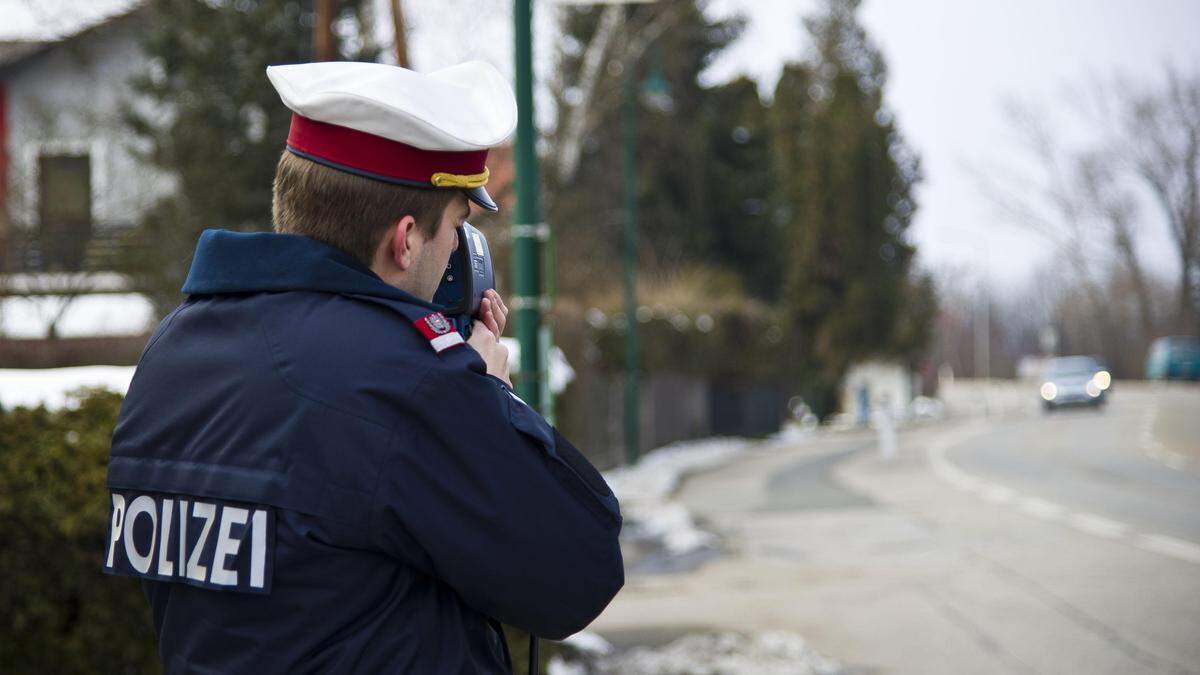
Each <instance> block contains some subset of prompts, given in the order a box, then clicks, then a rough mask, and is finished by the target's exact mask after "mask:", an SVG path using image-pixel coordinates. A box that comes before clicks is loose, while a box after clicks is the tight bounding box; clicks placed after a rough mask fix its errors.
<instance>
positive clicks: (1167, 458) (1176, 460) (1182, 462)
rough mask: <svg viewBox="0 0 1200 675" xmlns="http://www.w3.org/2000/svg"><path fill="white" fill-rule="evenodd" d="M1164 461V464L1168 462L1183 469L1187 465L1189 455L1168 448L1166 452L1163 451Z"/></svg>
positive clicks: (1173, 466)
mask: <svg viewBox="0 0 1200 675" xmlns="http://www.w3.org/2000/svg"><path fill="white" fill-rule="evenodd" d="M1162 462H1163V464H1166V465H1167V466H1168V467H1170V468H1172V469H1175V470H1176V471H1178V470H1180V469H1182V468H1183V467H1185V466H1187V456H1186V455H1184V454H1183V453H1181V452H1175V451H1173V450H1168V451H1166V452H1165V453H1163V458H1162Z"/></svg>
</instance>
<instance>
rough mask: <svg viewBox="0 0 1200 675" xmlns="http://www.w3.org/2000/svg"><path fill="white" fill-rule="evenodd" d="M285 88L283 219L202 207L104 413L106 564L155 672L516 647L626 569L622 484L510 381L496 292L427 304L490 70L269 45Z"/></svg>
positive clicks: (463, 200) (490, 138)
mask: <svg viewBox="0 0 1200 675" xmlns="http://www.w3.org/2000/svg"><path fill="white" fill-rule="evenodd" d="M267 74H268V76H269V78H270V80H271V82H272V84H273V85H274V86H275V88H276V89H277V91H278V92H279V94H280V96H281V97H282V99H283V102H284V103H285V104H286V105H287V106H288V107H289V108H290V109H291V110H292V111H293V112H294V116H293V119H292V127H291V131H290V134H289V137H288V143H287V150H286V151H285V152H284V153H283V156H282V158H281V159H280V162H279V166H278V170H277V172H276V175H275V183H274V207H273V214H274V223H275V230H276V231H275V232H274V233H235V232H226V231H219V230H209V231H206V232H205V233H204V234H203V235H202V236H201V238H200V242H199V245H198V246H197V249H196V253H195V257H194V260H193V263H192V268H191V270H190V273H189V275H188V279H187V282H186V284H185V286H184V289H183V290H184V292H185V293H186V294H187V295H188V297H187V300H186V301H185V302H184V303H183V304H182V305H181V306H180V307H179V308H178V309H176V310H175V311H174V312H172V313H171V314H170V315H168V316H167V317H166V318H165V319H164V320H163V322H162V323H161V325H160V326H159V327H158V330H157V331H155V333H154V335H153V337H151V339H150V342H149V344H148V345H147V347H146V350H145V352H144V353H143V354H142V358H141V361H140V362H139V364H138V368H137V372H136V373H135V375H134V378H133V382H132V384H131V385H130V389H129V394H128V396H127V397H126V399H125V403H124V406H123V407H122V409H121V415H120V419H119V421H118V423H117V427H116V431H115V432H114V435H113V444H112V451H111V455H112V456H111V460H110V463H109V469H108V486H109V489H110V491H111V500H112V510H111V522H110V528H109V537H108V538H107V542H106V544H107V545H106V549H105V551H104V560H105V567H104V568H105V571H107V572H109V573H112V574H121V575H131V576H136V577H139V578H141V579H142V580H143V581H142V583H143V588H144V590H145V592H146V595H147V597H148V599H149V602H150V605H151V608H152V610H153V618H154V624H155V627H156V630H157V634H158V638H159V645H160V653H161V656H162V659H163V663H164V666H165V668H166V670H167V671H168V672H172V673H191V672H205V673H255V674H256V675H262V674H266V673H295V672H322V673H330V672H369V673H383V672H412V673H495V672H509V671H511V667H512V666H511V659H510V657H509V654H508V652H507V647H506V646H505V642H504V640H503V636H502V634H501V632H500V622H504V623H508V624H511V625H513V626H517V627H520V628H523V629H525V630H527V631H529V632H531V633H533V634H536V635H539V636H542V637H546V638H551V639H561V638H563V637H565V636H567V635H570V634H572V633H574V632H576V631H579V630H580V629H582V628H583V627H585V626H586V625H588V623H589V622H591V621H592V619H594V618H595V617H596V616H597V615H598V614H599V613H600V611H601V610H602V609H603V608H604V607H605V605H607V604H608V602H609V601H610V600H611V599H612V597H613V596H614V595H615V594H616V592H617V591H618V589H620V587H621V585H622V584H623V581H624V576H623V570H622V564H621V554H620V549H619V547H618V545H617V535H618V533H619V531H620V527H621V516H620V512H619V509H618V505H617V501H616V499H615V497H614V496H613V494H612V492H611V491H610V490H609V488H608V486H607V485H605V483H604V481H603V479H602V478H601V477H600V475H599V474H598V473H597V472H596V470H595V469H594V468H593V467H592V466H591V465H589V464H588V462H587V461H586V460H585V459H584V458H583V456H582V455H581V454H580V453H579V452H578V451H577V450H576V449H575V448H574V447H573V446H572V445H571V444H570V443H569V442H568V441H567V440H566V439H564V438H563V437H562V436H561V435H560V434H559V433H558V432H557V431H556V430H555V429H554V428H553V427H551V426H550V425H548V424H547V423H546V422H545V420H544V419H542V418H541V417H540V416H539V415H538V414H537V413H536V412H534V411H533V410H531V409H530V408H529V407H528V406H526V405H525V404H524V403H523V402H522V401H521V400H520V399H519V398H517V397H516V396H515V395H514V394H513V393H512V391H511V389H510V382H509V374H508V366H507V353H506V352H505V350H504V347H503V346H502V345H501V344H499V343H498V342H497V337H498V336H499V335H500V334H501V333H502V332H503V330H504V324H505V320H506V316H507V312H508V310H507V308H506V306H505V304H504V301H503V300H502V299H501V297H500V296H499V295H497V294H495V292H489V294H488V296H487V298H486V299H485V300H484V301H483V303H482V305H483V306H482V311H481V316H480V317H479V319H480V320H479V321H478V322H477V323H475V324H474V330H473V331H472V334H471V338H470V341H469V342H464V340H463V338H462V336H461V335H460V334H459V333H458V332H456V331H454V330H453V327H452V326H451V325H450V323H449V322H448V320H447V318H446V317H444V316H443V315H442V314H440V312H439V308H438V307H437V306H435V305H433V304H432V303H431V301H432V298H433V295H434V291H435V290H436V288H437V287H438V283H439V280H440V279H441V276H442V273H443V271H444V269H445V268H446V264H447V261H448V258H449V256H450V255H451V253H452V252H453V250H454V249H455V247H456V246H457V239H456V234H455V227H456V226H458V225H460V224H461V223H462V222H463V220H464V219H465V218H466V217H467V215H468V214H469V212H470V205H469V203H474V204H476V205H478V206H479V207H481V208H484V209H488V210H492V211H494V210H496V205H495V203H494V202H493V200H492V198H491V197H490V196H489V195H488V193H487V190H486V189H485V187H484V186H485V184H486V182H487V179H488V171H487V169H486V168H485V166H484V161H485V159H486V157H487V150H488V148H489V147H493V146H495V145H497V144H500V143H502V142H504V141H505V140H506V139H507V138H508V137H509V136H510V135H511V133H512V131H513V129H514V127H515V125H516V104H515V100H514V97H513V94H512V91H511V89H510V88H509V86H508V84H507V82H505V80H504V78H503V77H502V76H501V75H500V74H499V73H498V72H496V70H495V69H493V68H492V67H490V66H488V65H486V64H482V63H477V62H474V63H465V64H462V65H459V66H455V67H452V68H447V69H444V70H440V71H437V72H434V73H430V74H418V73H415V72H412V71H409V70H405V69H401V68H396V67H393V66H387V65H381V64H364V63H318V64H305V65H292V66H279V67H272V68H269V69H268V71H267Z"/></svg>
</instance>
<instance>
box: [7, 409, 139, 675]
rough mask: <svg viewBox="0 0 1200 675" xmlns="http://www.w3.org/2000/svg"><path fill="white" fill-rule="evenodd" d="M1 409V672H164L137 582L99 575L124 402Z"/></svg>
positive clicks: (101, 573)
mask: <svg viewBox="0 0 1200 675" xmlns="http://www.w3.org/2000/svg"><path fill="white" fill-rule="evenodd" d="M76 400H77V403H78V405H77V406H76V407H73V408H70V409H64V410H57V411H49V410H46V409H45V408H42V407H39V408H33V409H28V408H16V409H14V410H8V411H4V410H0V579H2V580H3V581H2V582H0V672H4V673H35V672H36V673H108V672H111V673H139V672H158V671H159V670H160V668H159V665H158V657H157V652H156V645H155V640H154V632H153V627H152V625H151V623H150V614H149V609H148V607H147V604H146V600H145V598H144V597H143V596H142V593H141V590H140V589H139V588H138V586H137V583H136V582H134V581H133V580H130V579H121V578H115V577H110V576H108V575H106V574H104V573H103V572H101V567H102V565H103V558H102V556H103V551H104V543H105V535H106V533H107V519H108V506H107V502H106V498H107V494H108V493H107V491H106V490H105V465H106V462H107V460H108V447H109V442H110V440H111V438H112V430H113V425H114V424H115V423H116V419H117V413H118V411H119V410H120V406H121V396H120V395H118V394H114V393H111V392H103V391H93V392H86V393H84V392H81V393H80V394H79V396H78V397H77V399H76Z"/></svg>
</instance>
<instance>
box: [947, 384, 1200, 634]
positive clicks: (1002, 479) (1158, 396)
mask: <svg viewBox="0 0 1200 675" xmlns="http://www.w3.org/2000/svg"><path fill="white" fill-rule="evenodd" d="M1189 436H1190V437H1189ZM945 457H946V459H948V460H949V461H950V462H951V463H952V464H953V465H955V466H957V467H959V468H960V469H962V470H963V471H965V472H968V473H969V474H971V475H974V476H977V477H979V478H982V479H984V480H987V481H989V482H991V483H993V484H996V485H1000V486H1003V487H1006V488H1011V489H1013V490H1015V491H1019V492H1020V493H1022V494H1023V495H1027V496H1030V497H1033V498H1037V499H1042V500H1046V501H1048V502H1049V503H1050V504H1052V505H1060V506H1062V507H1064V509H1066V510H1067V511H1068V512H1071V513H1082V514H1086V515H1094V516H1096V517H1098V518H1100V519H1104V520H1109V521H1112V522H1114V523H1118V524H1121V525H1125V526H1127V528H1129V529H1131V530H1133V531H1137V532H1146V533H1154V534H1162V535H1165V536H1170V537H1177V538H1180V539H1183V540H1186V541H1191V542H1196V543H1197V545H1200V461H1197V460H1200V395H1198V392H1195V391H1189V390H1187V389H1183V388H1178V387H1158V388H1155V387H1145V386H1140V387H1128V386H1127V387H1126V391H1118V392H1115V393H1114V396H1113V397H1112V398H1111V400H1110V402H1109V404H1108V405H1107V406H1105V407H1104V408H1102V409H1100V410H1093V409H1090V408H1089V409H1065V410H1059V411H1055V412H1053V413H1049V414H1044V415H1035V416H1033V417H1031V418H1028V419H1020V420H1015V421H1012V422H1010V423H1008V424H1004V425H1000V426H998V427H995V428H994V429H993V430H991V431H990V432H988V433H986V434H983V435H980V436H977V437H974V438H972V439H971V440H970V442H969V443H965V444H962V445H959V446H958V447H955V448H952V449H949V450H948V451H947V452H946V453H945ZM1009 501H1013V499H1010V500H1009ZM1051 510H1053V509H1052V507H1051ZM1096 522H1102V521H1096ZM1197 602H1200V599H1197ZM1197 639H1200V636H1197Z"/></svg>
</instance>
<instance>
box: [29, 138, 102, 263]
mask: <svg viewBox="0 0 1200 675" xmlns="http://www.w3.org/2000/svg"><path fill="white" fill-rule="evenodd" d="M38 221H39V224H40V232H39V235H40V237H39V238H40V240H41V241H40V243H41V249H42V265H43V268H44V269H46V270H61V271H76V270H79V269H82V267H83V262H84V254H85V252H86V251H87V244H88V240H89V239H91V236H92V167H91V161H90V157H89V156H88V155H86V154H70V155H67V154H43V155H40V156H39V157H38Z"/></svg>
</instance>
